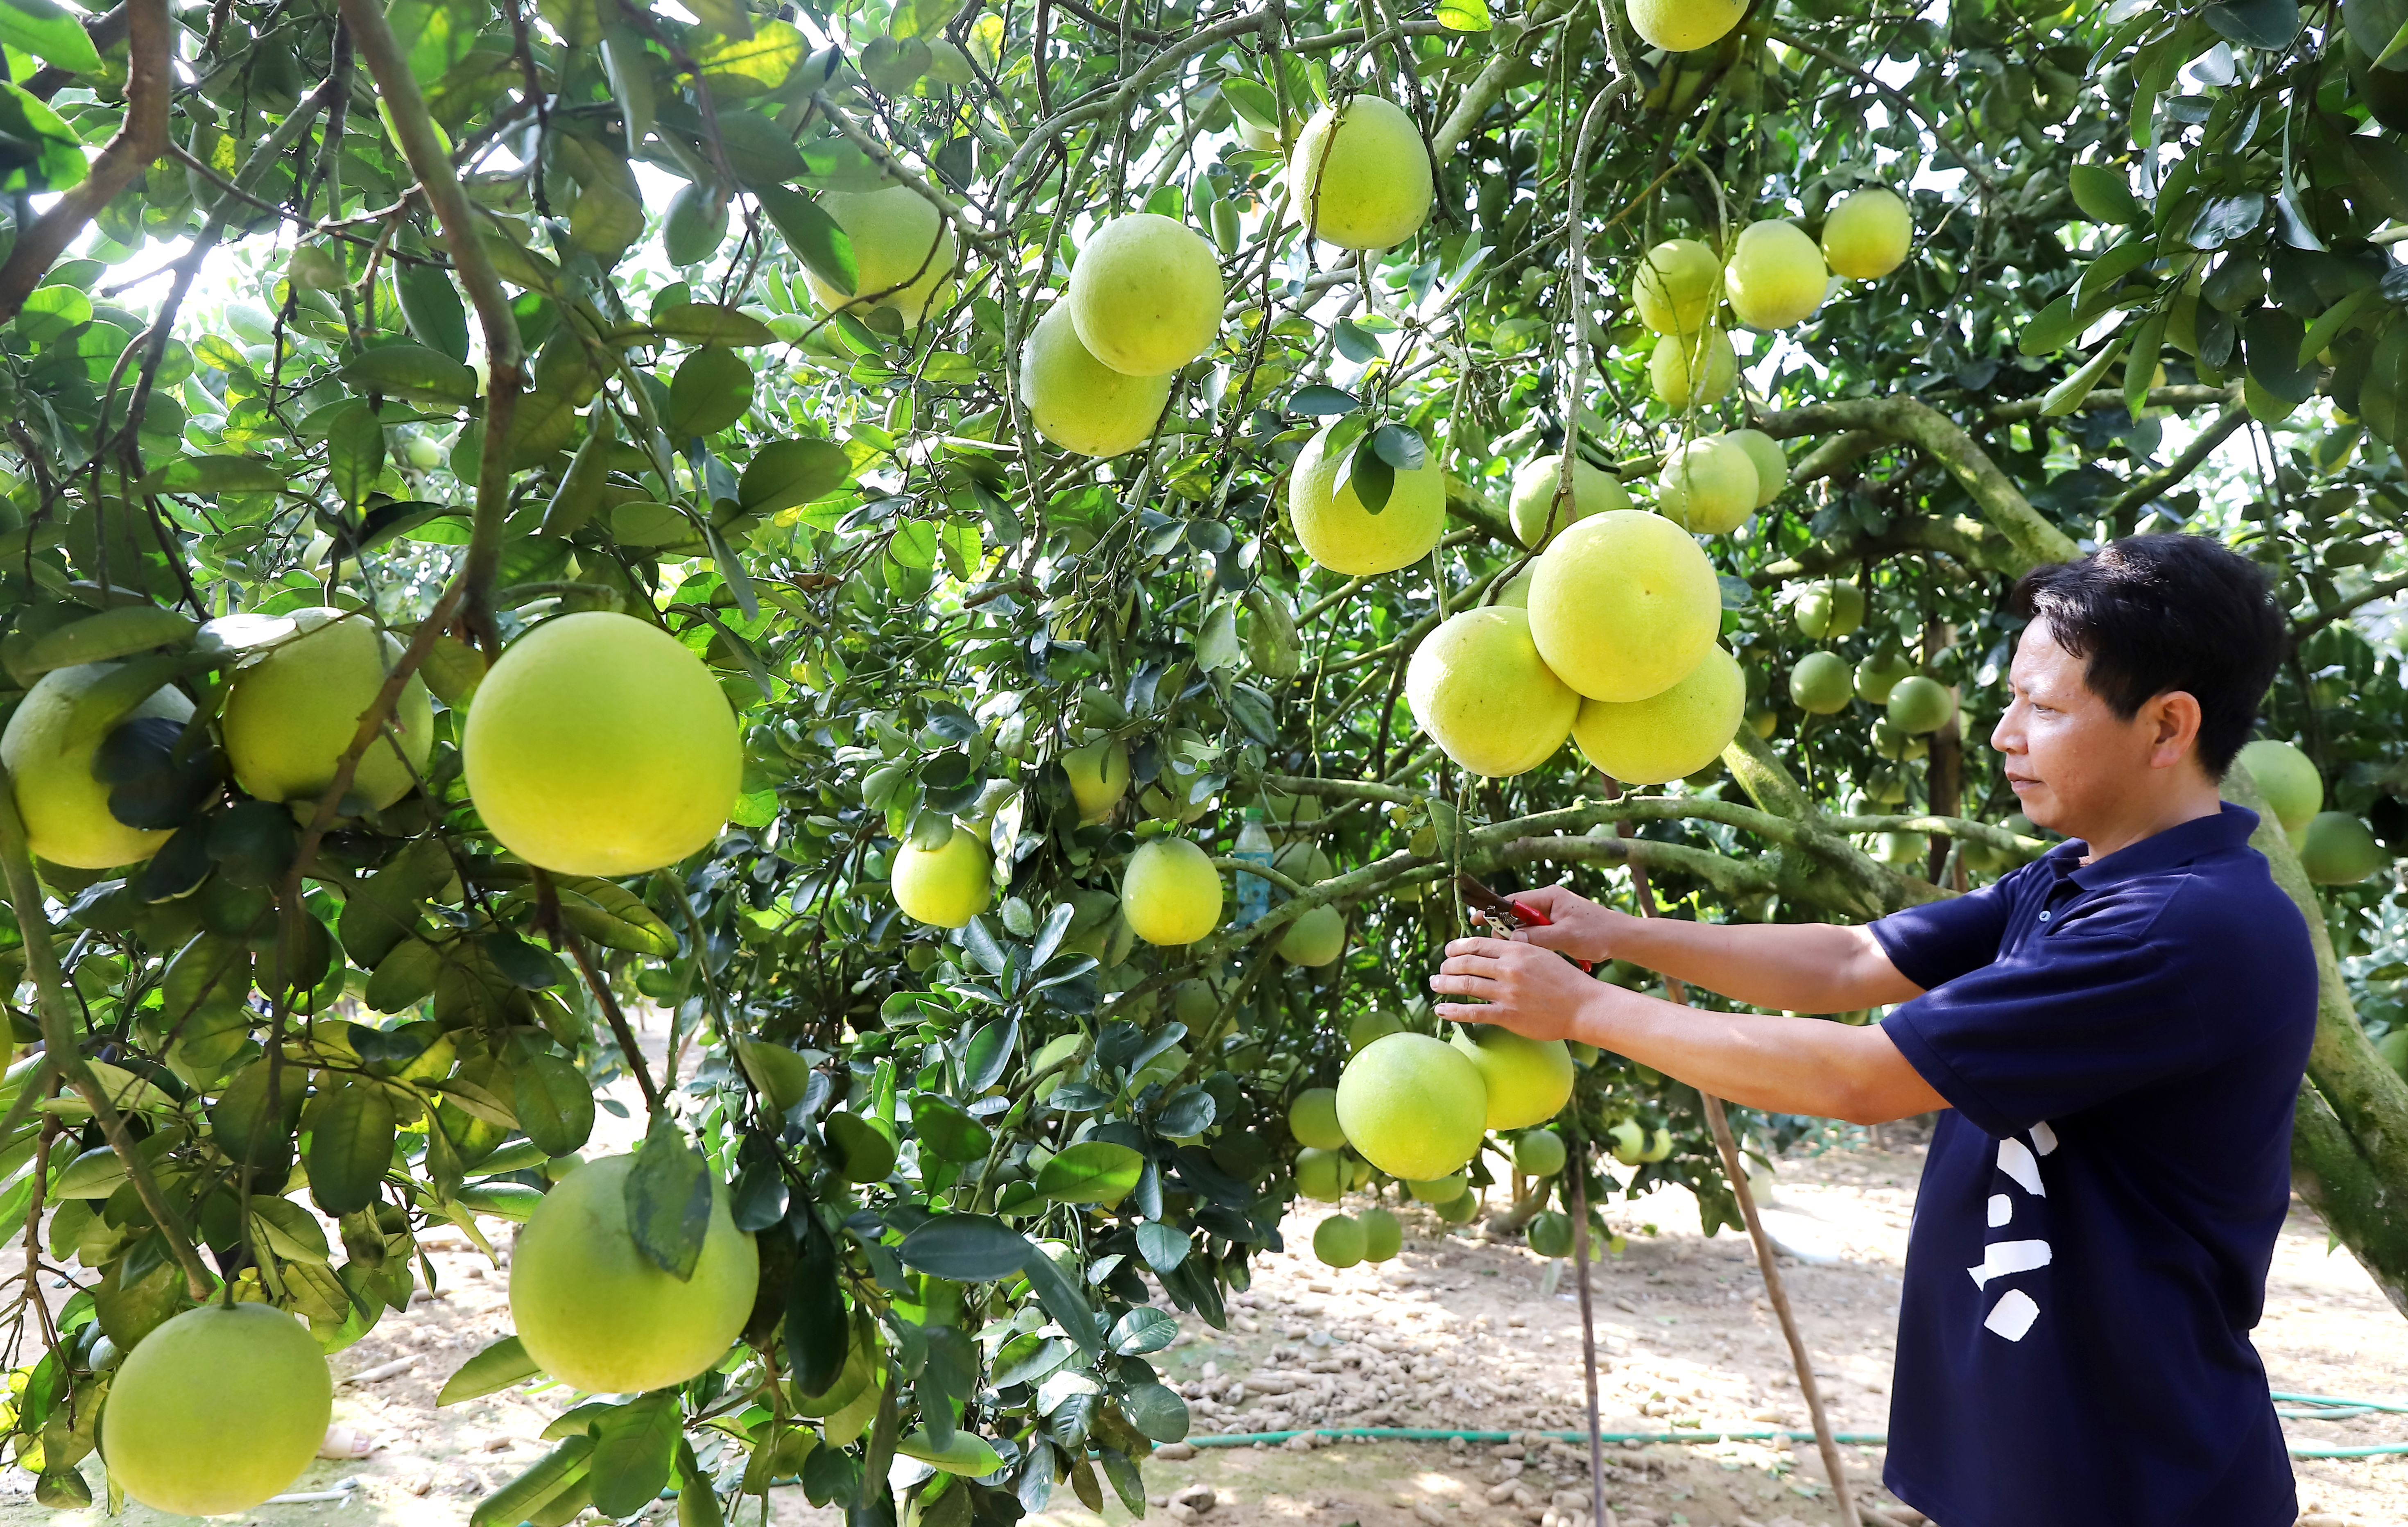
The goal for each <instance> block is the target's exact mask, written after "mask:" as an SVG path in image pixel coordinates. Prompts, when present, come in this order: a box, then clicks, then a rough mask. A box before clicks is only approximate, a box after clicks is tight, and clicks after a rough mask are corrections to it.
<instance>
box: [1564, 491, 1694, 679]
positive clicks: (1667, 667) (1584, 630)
mask: <svg viewBox="0 0 2408 1527" xmlns="http://www.w3.org/2000/svg"><path fill="white" fill-rule="evenodd" d="M1722 618H1723V609H1722V585H1721V584H1719V583H1715V582H1714V569H1713V563H1711V562H1708V561H1707V560H1706V554H1705V553H1704V552H1702V551H1699V549H1698V543H1697V542H1696V541H1694V540H1690V539H1689V534H1688V532H1687V531H1685V530H1683V529H1682V528H1681V527H1680V526H1677V525H1674V524H1673V523H1672V522H1671V521H1670V520H1668V519H1666V518H1664V516H1662V515H1661V514H1650V513H1648V512H1647V511H1644V510H1639V509H1623V510H1613V511H1608V512H1606V513H1603V514H1592V515H1590V516H1589V517H1588V518H1587V519H1585V520H1583V521H1581V522H1580V523H1579V524H1578V525H1575V526H1572V527H1571V528H1570V529H1569V530H1567V531H1565V532H1564V533H1563V534H1562V535H1560V536H1557V537H1556V538H1555V544H1554V545H1552V546H1549V547H1548V548H1547V549H1546V551H1545V552H1543V553H1541V555H1540V556H1539V560H1538V572H1537V575H1536V576H1535V577H1533V578H1532V579H1531V580H1530V635H1531V638H1532V639H1533V640H1534V641H1537V642H1538V645H1539V654H1540V655H1541V656H1542V657H1543V658H1545V659H1546V663H1547V666H1548V667H1549V668H1551V669H1553V670H1555V676H1556V677H1557V678H1560V679H1562V680H1563V681H1564V683H1566V684H1570V685H1571V686H1572V687H1573V688H1574V689H1577V690H1579V691H1580V692H1581V693H1582V694H1584V695H1585V696H1587V697H1588V698H1589V699H1610V700H1634V699H1646V698H1647V697H1648V696H1650V695H1659V694H1662V693H1663V692H1664V691H1665V690H1667V689H1670V688H1671V687H1672V686H1673V685H1674V684H1678V683H1680V682H1681V680H1682V679H1684V678H1685V677H1687V675H1688V672H1689V670H1691V669H1693V668H1696V667H1697V666H1698V664H1699V662H1700V661H1701V660H1702V659H1703V658H1704V657H1705V655H1706V649H1707V648H1709V647H1711V646H1713V644H1714V633H1715V632H1716V631H1717V630H1718V629H1719V628H1720V627H1721V625H1722Z"/></svg>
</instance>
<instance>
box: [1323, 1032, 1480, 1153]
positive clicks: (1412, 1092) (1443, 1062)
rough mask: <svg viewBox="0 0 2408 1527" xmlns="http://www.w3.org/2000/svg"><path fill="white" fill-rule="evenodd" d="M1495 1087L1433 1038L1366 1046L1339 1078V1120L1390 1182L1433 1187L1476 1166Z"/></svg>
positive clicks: (1394, 1038)
mask: <svg viewBox="0 0 2408 1527" xmlns="http://www.w3.org/2000/svg"><path fill="white" fill-rule="evenodd" d="M1487 1121H1488V1089H1487V1088H1486V1087H1484V1085H1483V1084H1482V1082H1481V1080H1480V1069H1479V1068H1478V1067H1476V1066H1474V1065H1473V1064H1472V1063H1471V1060H1470V1058H1469V1057H1468V1056H1466V1055H1464V1054H1463V1053H1462V1052H1461V1051H1459V1050H1457V1049H1455V1047H1454V1046H1452V1045H1450V1044H1447V1043H1446V1041H1444V1040H1441V1039H1432V1038H1431V1037H1430V1036H1429V1035H1427V1034H1390V1035H1389V1036H1388V1037H1387V1038H1385V1039H1383V1040H1378V1041H1375V1042H1373V1043H1372V1044H1366V1045H1364V1046H1363V1048H1362V1049H1361V1050H1359V1051H1357V1052H1356V1053H1355V1058H1354V1059H1352V1060H1349V1061H1347V1062H1346V1070H1345V1073H1343V1074H1342V1075H1341V1076H1340V1078H1339V1080H1338V1122H1339V1125H1340V1127H1341V1128H1343V1129H1344V1130H1345V1131H1346V1138H1347V1139H1348V1140H1349V1141H1351V1142H1352V1143H1353V1144H1354V1146H1355V1149H1356V1150H1357V1151H1360V1152H1361V1153H1362V1155H1363V1157H1364V1159H1365V1160H1369V1162H1370V1163H1371V1164H1372V1165H1373V1166H1376V1167H1378V1168H1379V1169H1380V1170H1381V1171H1383V1172H1384V1173H1386V1174H1388V1175H1389V1176H1391V1177H1402V1178H1404V1179H1406V1180H1407V1181H1409V1182H1426V1181H1428V1180H1430V1179H1431V1178H1434V1177H1442V1176H1445V1175H1446V1174H1448V1173H1450V1172H1454V1171H1455V1170H1457V1169H1458V1168H1460V1167H1461V1166H1462V1165H1463V1164H1464V1163H1465V1162H1466V1161H1469V1160H1471V1157H1472V1153H1473V1152H1474V1151H1477V1150H1478V1149H1479V1148H1480V1142H1481V1140H1482V1139H1483V1137H1484V1136H1485V1135H1486V1133H1487V1131H1488V1122H1487Z"/></svg>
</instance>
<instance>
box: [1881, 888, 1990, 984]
mask: <svg viewBox="0 0 2408 1527" xmlns="http://www.w3.org/2000/svg"><path fill="white" fill-rule="evenodd" d="M2022 873H2023V871H2020V870H2018V871H2016V872H2015V873H2014V874H2011V875H2008V876H2006V877H2004V878H2002V879H2000V880H1998V881H1996V882H1994V883H1993V884H1991V885H1988V886H1983V887H1982V888H1981V889H1980V890H1978V891H1969V892H1967V893H1966V894H1965V895H1963V896H1952V897H1949V898H1947V899H1946V900H1940V901H1927V902H1925V903H1924V904H1923V905H1921V906H1919V907H1909V908H1907V909H1906V910H1905V911H1903V912H1893V913H1891V914H1890V915H1888V916H1886V917H1883V918H1879V919H1877V920H1876V921H1874V922H1871V923H1868V924H1867V925H1866V927H1867V928H1868V929H1870V930H1871V933H1872V936H1873V940H1874V942H1875V943H1877V944H1880V945H1881V946H1882V953H1884V954H1885V955H1887V956H1889V962H1890V963H1891V964H1892V965H1895V966H1897V967H1898V973H1899V974H1900V975H1903V976H1905V977H1906V978H1907V979H1908V980H1910V981H1912V982H1914V984H1915V985H1916V986H1918V987H1922V988H1923V989H1924V990H1926V991H1929V990H1930V989H1931V988H1932V987H1937V986H1940V985H1942V984H1943V983H1945V982H1949V981H1953V980H1955V979H1956V978H1957V977H1958V976H1960V975H1963V974H1964V973H1965V972H1968V971H1976V970H1979V969H1981V968H1982V967H1983V966H1985V965H1987V964H1988V963H1989V962H1990V961H1992V960H1994V959H1996V958H1999V944H2000V941H2002V940H2003V939H2004V938H2005V937H2006V934H2007V911H2008V909H2009V908H2010V907H2012V906H2013V905H2014V893H2013V891H2012V889H2011V888H2010V887H2011V885H2012V883H2013V882H2014V879H2015V875H2020V874H2022Z"/></svg>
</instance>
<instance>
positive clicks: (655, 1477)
mask: <svg viewBox="0 0 2408 1527" xmlns="http://www.w3.org/2000/svg"><path fill="white" fill-rule="evenodd" d="M683 1421H684V1417H683V1415H682V1413H681V1411H680V1409H679V1406H678V1398H677V1391H676V1390H653V1391H652V1393H650V1394H647V1395H644V1396H643V1397H642V1398H640V1399H637V1400H631V1401H629V1402H628V1403H627V1404H625V1405H620V1406H617V1407H615V1408H614V1409H611V1410H608V1411H605V1412H604V1413H603V1415H602V1418H601V1419H599V1420H597V1421H595V1423H594V1461H593V1466H592V1472H591V1473H590V1474H589V1475H588V1476H587V1477H588V1478H589V1479H590V1480H591V1481H592V1482H593V1489H594V1508H595V1510H596V1511H598V1512H600V1513H601V1514H602V1515H603V1516H606V1517H632V1516H634V1515H635V1514H636V1513H637V1512H638V1511H641V1510H642V1509H643V1508H644V1507H646V1506H648V1505H652V1502H653V1501H655V1500H657V1499H659V1498H660V1493H661V1491H662V1489H663V1488H664V1487H665V1486H667V1484H668V1482H669V1469H670V1466H671V1464H672V1463H673V1462H675V1461H676V1453H677V1440H678V1433H679V1432H680V1430H681V1426H682V1423H683Z"/></svg>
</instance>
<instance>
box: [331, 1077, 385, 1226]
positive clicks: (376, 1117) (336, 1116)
mask: <svg viewBox="0 0 2408 1527" xmlns="http://www.w3.org/2000/svg"><path fill="white" fill-rule="evenodd" d="M397 1132H398V1129H397V1126H396V1124H395V1122H394V1114H393V1102H392V1100H391V1099H390V1098H388V1097H387V1096H386V1095H385V1091H384V1088H381V1087H380V1086H379V1085H377V1084H376V1083H374V1082H371V1081H367V1080H365V1079H362V1078H356V1077H354V1078H349V1079H346V1080H344V1081H341V1082H337V1083H336V1084H335V1085H334V1086H333V1087H331V1088H327V1089H326V1090H325V1091H323V1092H322V1093H320V1094H319V1095H318V1099H317V1102H316V1103H315V1105H314V1106H313V1107H312V1108H311V1110H310V1122H309V1196H310V1197H312V1198H314V1199H316V1200H317V1201H318V1207H319V1208H321V1209H323V1210H324V1211H325V1212H326V1213H328V1214H330V1215H346V1214H355V1213H357V1212H359V1211H360V1210H362V1209H365V1208H366V1207H367V1206H368V1205H369V1204H371V1203H375V1202H376V1201H377V1198H378V1196H379V1194H378V1189H379V1188H380V1187H381V1186H382V1184H383V1182H384V1174H385V1170H386V1169H387V1168H388V1167H390V1166H391V1165H392V1164H393V1144H394V1136H395V1135H396V1134H397Z"/></svg>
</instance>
